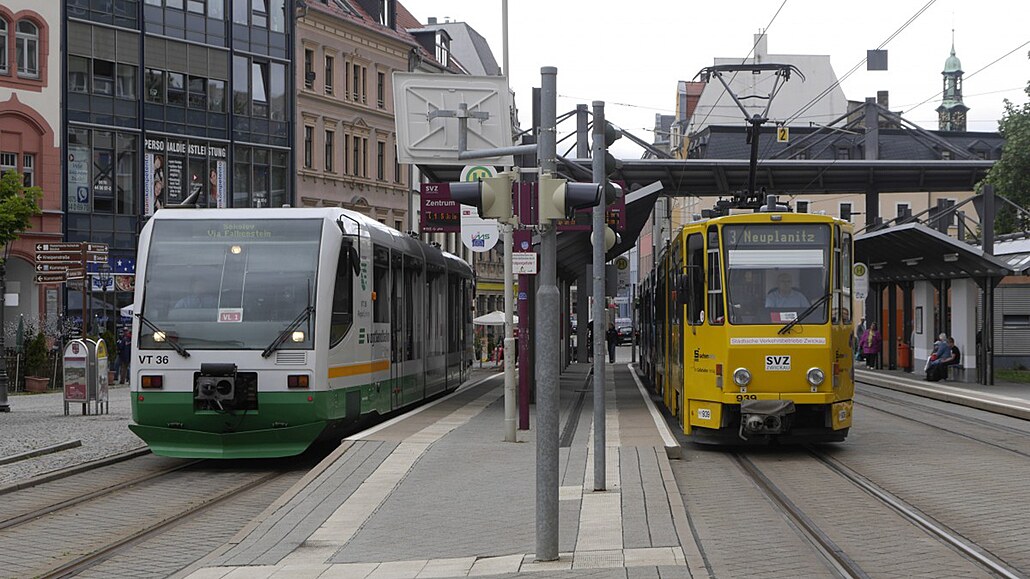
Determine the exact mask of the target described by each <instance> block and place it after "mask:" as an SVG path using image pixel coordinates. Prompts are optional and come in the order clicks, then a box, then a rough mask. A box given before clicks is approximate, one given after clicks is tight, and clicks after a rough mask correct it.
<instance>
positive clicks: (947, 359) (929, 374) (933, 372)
mask: <svg viewBox="0 0 1030 579" xmlns="http://www.w3.org/2000/svg"><path fill="white" fill-rule="evenodd" d="M961 362H962V351H961V350H959V349H958V346H956V345H955V338H948V350H947V353H946V354H945V355H944V357H943V358H941V359H939V360H937V363H936V364H933V365H931V366H930V368H929V369H928V370H927V371H926V379H927V380H929V381H930V382H937V381H939V380H943V379H945V378H947V377H948V368H949V367H951V366H957V365H958V364H960V363H961Z"/></svg>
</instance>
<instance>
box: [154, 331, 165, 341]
mask: <svg viewBox="0 0 1030 579" xmlns="http://www.w3.org/2000/svg"><path fill="white" fill-rule="evenodd" d="M165 339H167V336H165V333H164V332H161V331H157V332H154V341H155V342H163V341H165Z"/></svg>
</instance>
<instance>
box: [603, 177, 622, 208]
mask: <svg viewBox="0 0 1030 579" xmlns="http://www.w3.org/2000/svg"><path fill="white" fill-rule="evenodd" d="M622 195H623V192H622V186H621V185H619V184H618V183H612V182H611V181H608V182H607V183H605V184H604V203H605V205H611V204H612V203H615V201H616V200H617V199H618V198H619V197H622Z"/></svg>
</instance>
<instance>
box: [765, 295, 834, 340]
mask: <svg viewBox="0 0 1030 579" xmlns="http://www.w3.org/2000/svg"><path fill="white" fill-rule="evenodd" d="M830 295H831V294H826V295H824V296H823V297H821V298H819V299H817V300H815V301H814V302H812V305H810V306H808V309H807V310H805V311H803V312H801V315H799V316H798V317H796V318H794V319H793V320H791V321H790V322H788V323H787V325H785V326H783V327H782V328H780V329H779V331H777V332H776V333H777V334H786V333H787V332H789V331H790V330H791V329H792V328H793V327H794V326H796V325H798V324H800V323H801V320H803V319H805V318H807V317H808V316H810V315H812V312H814V311H815V310H816V308H818V307H819V306H821V305H823V303H825V302H826V300H828V299H830Z"/></svg>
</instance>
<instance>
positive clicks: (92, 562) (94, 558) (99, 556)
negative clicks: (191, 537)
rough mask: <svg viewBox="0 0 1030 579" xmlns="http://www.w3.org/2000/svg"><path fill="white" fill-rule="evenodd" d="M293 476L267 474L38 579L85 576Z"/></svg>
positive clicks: (286, 472) (49, 571) (120, 539)
mask: <svg viewBox="0 0 1030 579" xmlns="http://www.w3.org/2000/svg"><path fill="white" fill-rule="evenodd" d="M291 472H292V471H291V470H286V471H275V472H271V473H267V474H264V475H262V476H259V477H258V478H256V479H254V480H251V481H249V482H246V483H244V484H242V485H240V486H237V487H233V488H229V489H227V490H225V491H223V492H221V493H218V494H217V495H214V496H211V497H208V498H206V499H204V500H202V501H201V502H199V503H197V504H194V505H191V506H190V507H188V508H187V509H185V510H183V511H181V512H179V513H177V514H175V515H172V516H171V517H168V518H165V519H162V520H158V521H155V522H153V523H150V524H147V525H146V526H144V527H143V528H141V529H139V530H137V531H134V532H132V533H129V534H127V535H125V536H122V537H119V538H117V539H115V540H113V541H110V542H107V544H105V545H102V546H100V547H98V548H96V549H94V550H93V551H91V552H89V553H86V554H83V555H80V556H78V557H75V558H74V559H72V560H70V561H67V562H65V563H63V564H61V565H60V566H58V567H55V568H53V569H50V570H48V571H46V572H43V573H41V574H39V575H38V576H39V577H40V578H43V579H56V578H59V577H72V576H74V575H77V574H79V573H82V572H83V571H86V570H88V569H91V568H93V567H95V566H97V565H99V564H101V563H103V562H104V561H106V560H108V559H110V558H111V557H113V556H115V555H117V554H118V553H120V552H122V551H125V550H127V549H130V548H132V547H133V546H134V545H136V544H138V543H140V542H142V541H145V540H147V539H149V538H152V537H154V536H156V535H159V534H161V533H163V532H165V531H166V530H168V529H170V528H172V527H175V526H177V525H180V524H184V523H186V522H187V521H188V520H189V519H191V518H194V517H198V516H200V515H202V514H204V513H206V512H208V511H210V510H211V509H213V508H215V507H217V506H220V505H222V504H224V503H226V502H227V501H229V500H231V499H235V498H238V497H239V496H240V495H241V494H243V493H247V492H249V491H253V490H256V489H258V488H260V487H262V486H264V485H267V484H270V483H273V482H274V481H276V480H277V479H279V478H280V477H283V476H287V475H289V474H290V473H291Z"/></svg>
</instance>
